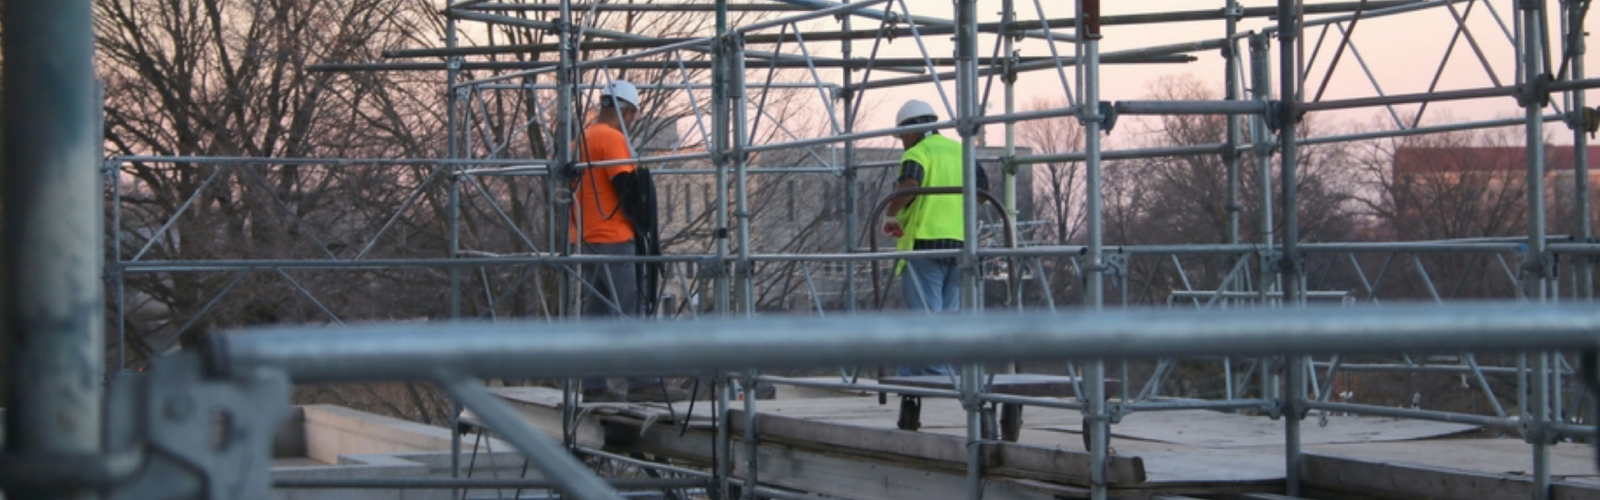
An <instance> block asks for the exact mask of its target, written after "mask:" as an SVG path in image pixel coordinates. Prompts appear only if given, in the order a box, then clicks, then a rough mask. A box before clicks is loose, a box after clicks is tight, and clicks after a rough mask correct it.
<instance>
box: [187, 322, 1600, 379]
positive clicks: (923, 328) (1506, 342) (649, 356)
mask: <svg viewBox="0 0 1600 500" xmlns="http://www.w3.org/2000/svg"><path fill="white" fill-rule="evenodd" d="M841 325H849V326H850V327H849V328H841ZM1597 330H1600V311H1597V310H1595V309H1594V308H1592V307H1587V306H1583V307H1578V306H1560V305H1527V304H1447V305H1443V306H1439V305H1432V304H1428V305H1388V306H1385V307H1382V308H1370V309H1369V308H1362V309H1361V311H1360V314H1353V313H1352V309H1351V308H1347V307H1344V308H1323V307H1308V308H1306V309H1304V310H1277V309H1268V310H1229V311H1226V312H1225V313H1215V312H1209V311H1177V310H1174V311H1165V310H1163V311H1114V312H1113V311H1101V312H1084V313H1075V314H1045V313H1027V314H1003V315H998V314H991V315H986V316H985V317H982V318H974V317H969V316H966V315H959V316H919V315H909V316H907V315H881V316H856V317H851V318H849V319H848V320H838V319H827V318H787V317H762V318H753V319H726V320H715V321H712V320H702V321H697V322H663V323H657V324H653V325H651V328H650V329H649V330H648V331H640V330H639V329H638V328H637V325H636V324H633V323H626V322H575V323H557V324H550V323H548V322H525V323H519V322H501V323H497V324H481V323H433V324H421V323H409V324H387V325H360V326H343V327H330V326H322V327H311V326H299V327H291V326H279V327H265V328H259V329H251V330H250V331H251V332H252V333H235V334H223V335H216V336H213V337H212V339H211V346H210V347H211V348H212V349H211V351H209V352H211V353H213V356H212V357H211V359H210V361H211V363H212V369H213V371H214V372H215V373H219V374H223V375H226V374H230V373H243V372H242V371H241V370H250V369H254V368H255V367H275V368H277V369H281V370H283V371H284V372H285V373H286V374H287V375H288V376H290V377H292V378H293V379H294V380H295V381H296V382H300V383H311V382H328V381H345V380H382V379H396V380H414V379H417V378H419V377H425V376H429V373H425V372H427V370H429V369H451V370H455V371H457V372H458V373H462V374H464V375H472V376H476V377H480V378H505V377H518V376H522V377H542V376H548V377H557V376H590V375H595V376H623V375H653V374H670V373H682V372H699V371H704V370H707V369H711V368H722V369H727V370H738V369H744V368H755V367H761V368H802V367H804V368H811V367H816V366H828V365H833V366H838V365H844V366H852V365H863V366H865V365H873V364H904V365H914V364H921V363H933V362H950V361H956V362H969V361H978V362H990V361H994V362H1003V361H1006V360H1010V359H1013V358H1015V359H1017V360H1051V359H1056V360H1059V359H1090V358H1116V359H1122V358H1126V359H1148V358H1157V357H1164V356H1221V355H1228V354H1232V355H1244V356H1252V355H1280V354H1311V353H1316V354H1342V355H1357V354H1372V353H1396V352H1418V351H1427V350H1449V351H1471V352H1487V351H1534V350H1576V349H1583V348H1588V347H1592V346H1593V345H1594V342H1595V341H1596V340H1597V334H1596V333H1595V332H1596V331H1597ZM530 332H544V333H542V334H539V335H530ZM619 335H625V336H627V337H628V338H629V342H626V343H619V342H616V341H615V340H616V339H617V338H618V336H619Z"/></svg>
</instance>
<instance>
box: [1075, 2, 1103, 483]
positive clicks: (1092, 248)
mask: <svg viewBox="0 0 1600 500" xmlns="http://www.w3.org/2000/svg"><path fill="white" fill-rule="evenodd" d="M1076 17H1077V18H1078V19H1079V21H1078V26H1077V30H1076V31H1077V32H1078V41H1079V46H1080V47H1081V50H1082V51H1083V64H1082V65H1080V66H1078V71H1079V75H1080V78H1081V79H1082V82H1081V84H1080V85H1079V89H1080V91H1081V92H1083V99H1080V100H1079V101H1078V102H1079V103H1080V104H1081V105H1082V107H1083V108H1082V109H1083V110H1082V113H1081V114H1080V117H1081V119H1082V120H1083V124H1084V126H1083V133H1084V141H1083V144H1084V164H1085V172H1084V173H1085V175H1084V181H1085V183H1086V185H1087V193H1086V195H1087V196H1086V197H1085V198H1086V201H1087V202H1088V205H1089V206H1088V209H1087V210H1086V212H1087V214H1086V216H1087V218H1088V223H1089V231H1088V233H1089V234H1088V237H1089V252H1088V260H1089V266H1088V268H1087V269H1086V271H1087V272H1086V276H1085V279H1086V283H1085V286H1084V298H1085V301H1086V302H1087V306H1088V308H1089V309H1090V310H1100V309H1102V308H1104V307H1105V266H1106V261H1105V248H1104V245H1105V242H1104V235H1105V234H1104V233H1105V223H1104V221H1103V220H1102V219H1103V216H1102V213H1101V204H1102V200H1101V179H1100V171H1101V154H1100V131H1101V127H1102V121H1103V120H1104V119H1105V117H1104V116H1103V115H1101V112H1100V37H1101V35H1100V0H1078V15H1077V16H1076ZM1084 372H1085V373H1084V382H1085V383H1084V392H1086V393H1087V394H1085V396H1087V397H1086V399H1088V405H1086V406H1085V408H1084V412H1085V415H1084V418H1085V420H1086V421H1087V422H1088V423H1089V429H1088V434H1089V456H1090V462H1089V463H1090V465H1089V485H1090V486H1089V488H1090V489H1089V497H1090V498H1091V499H1092V500H1105V498H1106V486H1107V482H1106V452H1107V448H1109V447H1110V433H1111V427H1110V426H1111V421H1110V419H1109V418H1107V415H1106V363H1105V360H1100V359H1097V360H1093V361H1090V362H1089V363H1087V365H1086V366H1085V367H1084Z"/></svg>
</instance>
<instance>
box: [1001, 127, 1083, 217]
mask: <svg viewBox="0 0 1600 500" xmlns="http://www.w3.org/2000/svg"><path fill="white" fill-rule="evenodd" d="M1066 105H1067V103H1066V100H1065V99H1062V98H1060V97H1056V98H1042V97H1036V98H1034V100H1033V102H1032V103H1031V104H1029V105H1028V107H1027V110H1028V111H1037V110H1043V109H1052V108H1062V107H1066ZM1016 129H1017V132H1016V133H1017V143H1018V144H1021V145H1024V146H1027V147H1029V148H1032V149H1033V152H1034V153H1035V154H1055V153H1067V152H1073V151H1082V150H1083V141H1084V137H1083V125H1081V124H1079V123H1078V120H1077V118H1074V117H1070V116H1064V117H1058V118H1049V119H1045V120H1034V121H1026V122H1022V123H1018V124H1017V125H1016ZM1033 168H1034V177H1033V179H1034V186H1033V189H1034V194H1035V196H1040V197H1042V198H1043V199H1042V200H1041V201H1043V203H1039V202H1037V201H1036V202H1035V206H1042V213H1038V214H1034V216H1035V217H1039V218H1042V219H1045V220H1048V221H1050V222H1051V228H1050V231H1049V238H1050V239H1051V240H1052V241H1053V242H1054V243H1055V244H1057V245H1065V244H1067V243H1068V242H1071V241H1075V239H1076V238H1077V236H1078V232H1079V231H1082V230H1083V225H1084V222H1085V221H1084V215H1085V212H1084V211H1083V210H1081V209H1079V205H1080V204H1081V203H1082V201H1081V197H1082V196H1083V189H1084V186H1083V163H1082V162H1050V163H1044V164H1040V165H1034V166H1033ZM1041 172H1042V173H1043V174H1044V175H1043V176H1040V175H1038V174H1039V173H1041ZM1035 210H1040V209H1037V208H1036V209H1035Z"/></svg>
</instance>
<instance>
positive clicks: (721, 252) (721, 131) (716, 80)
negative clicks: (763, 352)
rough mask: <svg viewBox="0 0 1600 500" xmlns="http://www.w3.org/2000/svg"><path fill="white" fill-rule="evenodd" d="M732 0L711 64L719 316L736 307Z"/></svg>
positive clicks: (720, 15)
mask: <svg viewBox="0 0 1600 500" xmlns="http://www.w3.org/2000/svg"><path fill="white" fill-rule="evenodd" d="M727 34H728V2H727V0H717V36H718V38H717V40H716V41H715V42H713V44H714V47H713V48H712V52H713V53H714V54H716V56H715V59H714V60H713V61H712V64H711V87H712V91H711V92H712V94H711V102H712V105H711V161H712V163H713V164H714V165H715V166H716V170H717V174H716V184H717V186H716V188H715V189H714V191H715V192H716V205H717V206H716V210H717V220H716V224H715V225H714V226H713V227H712V237H713V238H715V239H716V242H717V261H716V272H715V273H714V279H715V281H714V285H713V291H712V295H713V300H714V301H715V304H716V313H717V315H718V316H727V315H728V313H729V312H731V310H732V309H733V304H732V302H733V301H732V297H731V296H732V290H731V289H732V288H733V283H732V281H731V280H729V278H730V276H729V273H728V219H729V217H728V215H729V214H728V149H729V138H730V137H729V136H730V134H731V133H732V132H731V130H732V125H731V123H729V122H730V121H731V120H732V117H731V116H729V114H730V113H729V111H730V109H729V106H728V80H729V79H728V73H729V72H730V71H731V69H730V68H729V67H728V66H729V62H728V61H727V54H728V44H727Z"/></svg>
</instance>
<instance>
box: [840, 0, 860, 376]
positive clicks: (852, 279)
mask: <svg viewBox="0 0 1600 500" xmlns="http://www.w3.org/2000/svg"><path fill="white" fill-rule="evenodd" d="M845 3H849V0H845ZM852 17H854V16H842V17H840V18H839V23H840V29H841V30H844V31H845V32H846V33H848V32H849V31H850V19H851V18H852ZM839 51H840V54H841V56H842V57H843V58H844V60H846V61H848V60H850V56H851V47H850V39H849V38H845V39H844V40H842V41H841V42H840V47H839ZM841 72H842V73H843V75H842V76H843V83H844V85H843V86H841V87H839V88H840V89H842V90H841V91H842V92H843V93H844V95H843V96H841V97H843V100H844V133H845V134H849V133H851V132H854V131H855V126H856V116H857V112H858V111H860V110H859V109H858V108H859V107H860V105H859V102H860V101H859V100H858V99H857V96H856V94H857V93H858V92H860V91H859V90H856V89H854V88H852V87H851V86H850V85H851V80H852V79H853V78H852V76H853V75H854V73H853V72H852V70H850V69H844V70H842V71H841ZM860 189H861V188H860V186H859V185H857V184H856V141H854V140H848V141H845V142H844V202H843V203H844V206H843V211H844V253H852V252H855V251H856V246H857V243H856V238H857V237H858V236H857V235H856V232H857V231H859V230H860V228H859V227H858V224H859V221H857V220H856V219H857V217H860V215H859V214H858V213H857V212H858V211H859V208H858V207H857V205H858V204H860V197H861V192H860ZM844 310H845V312H846V313H847V314H854V313H855V312H856V261H854V260H851V261H848V262H845V263H844ZM856 369H857V370H860V369H861V368H860V367H857V368H856ZM858 373H859V372H858Z"/></svg>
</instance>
